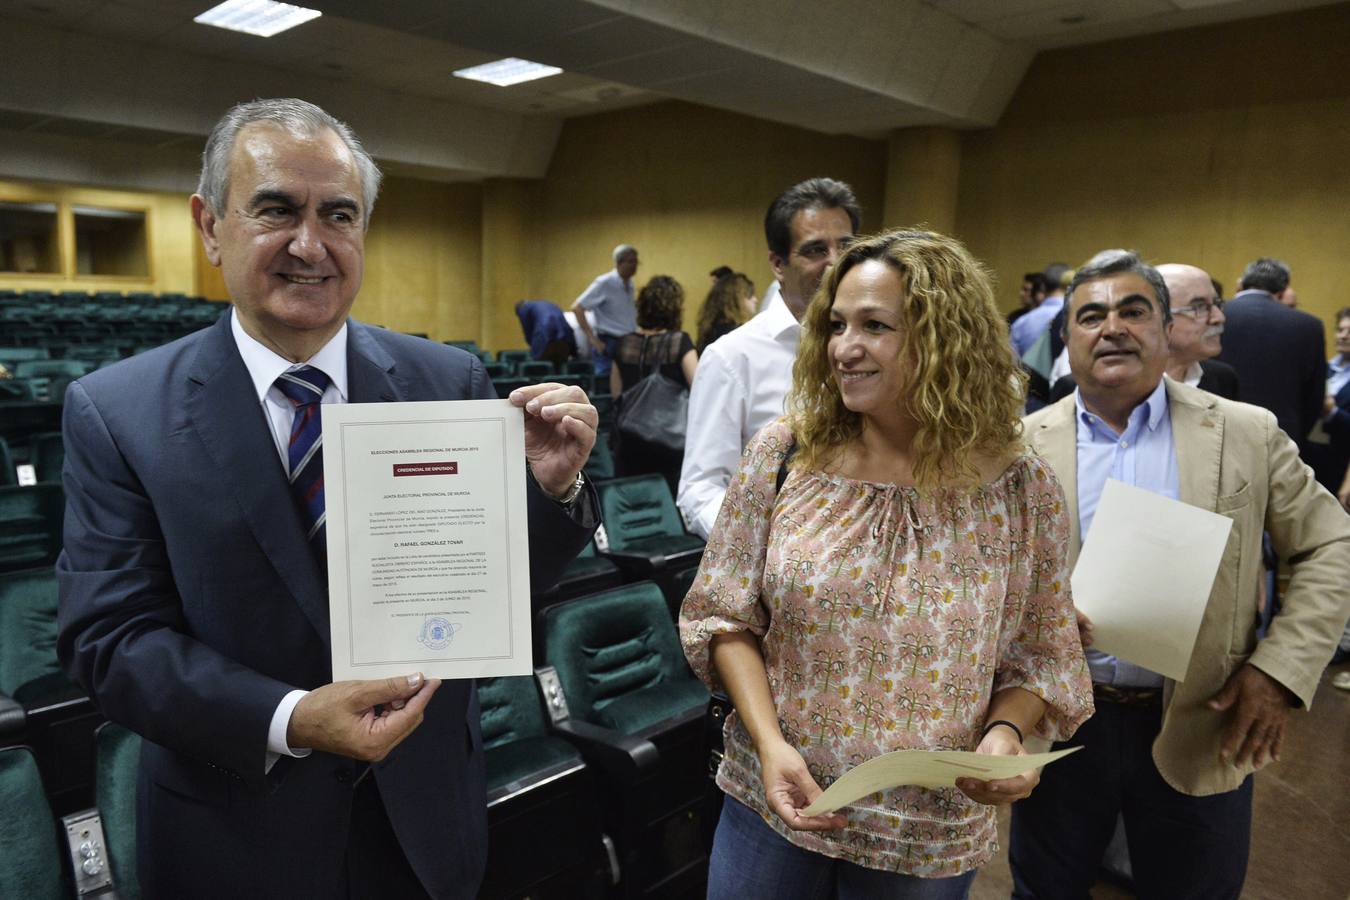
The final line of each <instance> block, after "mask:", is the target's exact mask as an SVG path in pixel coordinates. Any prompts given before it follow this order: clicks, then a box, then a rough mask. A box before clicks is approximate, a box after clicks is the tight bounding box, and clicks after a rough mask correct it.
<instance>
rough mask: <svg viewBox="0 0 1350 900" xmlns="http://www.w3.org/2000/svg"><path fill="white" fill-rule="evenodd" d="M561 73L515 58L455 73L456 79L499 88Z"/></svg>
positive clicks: (551, 68) (555, 67)
mask: <svg viewBox="0 0 1350 900" xmlns="http://www.w3.org/2000/svg"><path fill="white" fill-rule="evenodd" d="M561 71H562V69H560V68H558V67H557V66H546V65H544V64H543V63H537V62H530V61H529V60H528V59H516V58H515V57H514V56H513V57H509V58H507V59H499V60H497V61H496V62H490V63H483V64H482V65H481V66H473V67H472V68H468V69H459V70H457V71H456V72H455V77H456V78H468V79H469V80H470V81H486V82H487V83H488V84H495V85H497V86H498V87H509V86H511V85H513V84H520V83H521V82H522V81H534V80H535V79H536V78H547V77H548V76H550V75H557V74H558V73H559V72H561Z"/></svg>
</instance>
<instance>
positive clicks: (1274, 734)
mask: <svg viewBox="0 0 1350 900" xmlns="http://www.w3.org/2000/svg"><path fill="white" fill-rule="evenodd" d="M1169 304H1170V300H1169V297H1168V292H1167V287H1166V285H1165V283H1164V282H1163V279H1162V277H1161V276H1160V275H1159V274H1158V272H1157V270H1155V269H1154V268H1152V267H1151V266H1148V265H1146V264H1145V263H1143V262H1142V261H1141V260H1140V259H1139V257H1138V256H1137V255H1135V254H1133V253H1127V252H1126V251H1123V250H1113V251H1104V252H1102V253H1099V254H1097V256H1095V257H1093V259H1092V260H1090V261H1089V262H1088V264H1087V265H1086V266H1084V267H1083V268H1082V269H1080V270H1079V272H1078V274H1077V275H1076V276H1075V278H1074V280H1073V283H1072V284H1071V285H1070V288H1069V293H1068V297H1067V299H1066V308H1067V310H1068V315H1067V318H1066V323H1065V339H1066V346H1067V347H1068V349H1069V358H1070V364H1071V367H1072V369H1073V374H1074V377H1075V378H1076V379H1077V383H1078V390H1077V392H1076V393H1075V394H1074V395H1073V396H1070V397H1066V398H1064V399H1063V400H1061V401H1059V402H1058V403H1057V404H1055V405H1053V406H1050V407H1047V408H1046V409H1044V410H1041V411H1039V412H1037V413H1036V414H1035V415H1032V416H1030V417H1028V418H1027V420H1026V422H1025V428H1026V431H1025V434H1026V439H1027V441H1028V443H1029V444H1030V446H1031V447H1032V449H1033V450H1035V452H1037V453H1039V454H1040V455H1041V456H1043V457H1044V458H1045V459H1046V461H1048V462H1049V463H1050V465H1051V466H1052V467H1053V468H1054V470H1055V473H1056V475H1057V476H1058V477H1059V480H1060V483H1061V484H1062V485H1063V486H1064V492H1065V496H1066V500H1067V503H1068V509H1069V513H1070V516H1069V518H1070V521H1071V522H1072V525H1073V529H1072V533H1071V546H1070V557H1071V559H1076V558H1077V554H1078V550H1079V547H1080V544H1081V540H1082V535H1085V534H1087V533H1089V529H1090V527H1091V521H1092V516H1093V514H1094V513H1095V511H1096V505H1097V500H1098V498H1099V497H1100V495H1101V490H1102V487H1103V485H1104V483H1105V481H1106V479H1107V478H1117V479H1119V480H1122V481H1125V482H1127V483H1130V484H1134V485H1136V486H1138V487H1141V488H1145V489H1148V490H1152V491H1155V492H1157V493H1161V494H1164V495H1166V496H1171V497H1173V498H1174V499H1178V500H1180V501H1182V502H1184V503H1189V504H1191V505H1193V506H1198V507H1200V508H1202V509H1208V510H1213V511H1214V512H1217V513H1220V514H1222V515H1225V516H1228V517H1229V518H1231V519H1232V520H1233V529H1232V532H1231V533H1230V535H1229V538H1228V545H1227V547H1226V548H1225V549H1224V553H1223V558H1222V561H1221V562H1220V565H1219V571H1218V575H1217V577H1216V578H1215V581H1214V587H1213V590H1212V592H1211V594H1210V598H1209V605H1208V607H1207V608H1206V610H1205V614H1204V618H1203V620H1202V622H1201V626H1200V633H1199V636H1198V637H1197V638H1196V643H1195V648H1194V651H1193V653H1192V656H1191V662H1190V667H1189V669H1188V670H1187V673H1186V678H1185V680H1184V681H1182V682H1174V681H1172V680H1170V679H1164V678H1163V677H1162V676H1160V675H1158V674H1157V673H1153V672H1149V671H1148V670H1146V669H1143V668H1142V667H1140V666H1135V665H1132V664H1131V663H1129V662H1128V661H1126V660H1121V659H1116V658H1114V657H1111V656H1109V655H1106V654H1102V653H1098V652H1095V651H1092V650H1091V649H1089V653H1088V664H1089V667H1090V668H1091V669H1092V676H1093V683H1094V694H1095V697H1096V701H1097V712H1096V714H1095V715H1094V716H1093V717H1092V719H1090V720H1089V721H1088V722H1087V723H1086V724H1084V725H1083V726H1082V728H1080V729H1079V731H1078V733H1077V734H1076V735H1075V736H1074V738H1073V740H1072V741H1070V742H1069V744H1070V745H1073V744H1081V745H1083V747H1084V749H1083V750H1082V751H1080V752H1079V753H1076V754H1074V755H1072V756H1070V757H1067V758H1066V759H1064V760H1061V761H1060V762H1058V763H1056V764H1055V765H1052V766H1049V767H1047V768H1046V769H1045V771H1044V773H1043V774H1042V777H1041V782H1040V785H1039V786H1038V787H1037V789H1036V791H1035V792H1034V793H1033V794H1032V795H1031V796H1030V797H1029V798H1027V799H1026V800H1023V801H1021V802H1019V803H1017V804H1016V805H1015V806H1014V807H1013V824H1012V841H1011V848H1010V857H1011V863H1012V870H1013V881H1014V891H1013V896H1014V897H1016V898H1037V900H1049V898H1061V897H1062V898H1075V900H1077V898H1085V897H1087V895H1088V888H1089V887H1090V886H1091V884H1092V883H1093V881H1094V880H1095V877H1096V873H1097V867H1098V864H1099V861H1100V860H1101V858H1102V851H1103V849H1104V848H1105V846H1106V844H1107V842H1108V840H1109V839H1110V837H1111V833H1112V831H1113V829H1114V827H1115V823H1116V819H1117V817H1118V816H1119V815H1123V817H1124V820H1125V827H1126V834H1127V836H1128V839H1129V845H1130V860H1131V865H1132V868H1133V871H1134V878H1135V887H1136V890H1137V891H1138V894H1139V896H1140V897H1141V898H1152V897H1158V898H1164V897H1165V898H1169V900H1171V898H1178V900H1179V898H1193V897H1194V898H1199V897H1213V898H1220V897H1234V898H1235V897H1237V896H1238V895H1239V893H1240V892H1241V888H1242V881H1243V878H1244V877H1245V874H1246V866H1247V850H1248V846H1249V843H1250V834H1251V778H1250V775H1251V773H1252V772H1254V771H1255V770H1257V769H1260V768H1261V767H1262V766H1264V765H1266V764H1267V763H1270V762H1272V761H1277V760H1278V759H1279V758H1280V749H1281V742H1282V740H1283V735H1284V727H1285V719H1286V717H1287V715H1288V711H1289V709H1290V707H1291V706H1293V707H1304V708H1306V707H1307V706H1308V705H1309V704H1310V703H1311V701H1312V696H1313V693H1314V692H1315V690H1316V687H1317V682H1318V678H1319V676H1320V674H1321V672H1322V669H1323V667H1324V666H1325V665H1326V663H1327V660H1328V659H1330V657H1331V654H1332V651H1333V650H1334V648H1335V645H1336V641H1337V639H1338V637H1339V635H1340V631H1341V628H1342V626H1343V625H1344V623H1345V620H1346V617H1347V615H1350V587H1347V586H1350V518H1348V517H1347V516H1346V514H1345V512H1344V511H1343V510H1342V509H1341V508H1340V507H1339V505H1338V504H1337V502H1336V500H1335V498H1333V497H1332V496H1331V495H1330V494H1329V493H1327V492H1326V490H1324V489H1323V488H1322V487H1320V486H1319V485H1318V484H1317V482H1316V481H1315V479H1314V478H1313V474H1312V471H1311V470H1310V469H1308V467H1307V466H1305V465H1303V464H1302V463H1301V462H1300V461H1299V458H1298V448H1297V447H1296V446H1295V444H1294V442H1293V441H1292V440H1290V439H1289V437H1288V436H1287V435H1285V434H1284V432H1282V431H1281V430H1280V429H1279V427H1278V425H1277V424H1276V421H1275V417H1274V416H1273V415H1271V414H1270V413H1269V412H1267V411H1266V410H1263V409H1260V408H1259V407H1255V406H1249V405H1246V404H1242V403H1234V402H1231V401H1227V400H1223V399H1221V398H1219V397H1216V396H1214V395H1213V394H1209V393H1206V392H1204V391H1200V390H1197V389H1195V388H1191V387H1188V386H1186V385H1184V384H1180V383H1178V382H1175V381H1172V380H1171V379H1164V378H1163V372H1164V369H1165V368H1166V366H1167V358H1168V334H1169V332H1170V329H1171V310H1170V308H1169ZM1263 529H1264V530H1267V531H1269V532H1270V534H1271V537H1272V539H1273V541H1274V543H1275V547H1276V550H1277V551H1278V553H1279V555H1280V558H1281V559H1282V560H1287V561H1288V564H1289V569H1290V572H1291V575H1292V578H1291V581H1290V586H1289V592H1288V595H1287V598H1286V600H1285V605H1284V608H1283V610H1282V611H1281V612H1280V614H1279V615H1278V616H1276V617H1275V619H1274V620H1273V621H1272V623H1271V625H1270V629H1269V632H1268V634H1267V637H1266V638H1265V639H1264V640H1261V641H1260V642H1258V641H1257V636H1256V624H1257V587H1256V585H1257V578H1258V577H1259V575H1260V571H1261V534H1262V531H1263ZM1080 630H1081V633H1082V635H1083V643H1084V645H1085V646H1088V647H1089V648H1090V645H1091V633H1092V628H1091V623H1090V622H1088V621H1087V620H1086V618H1085V617H1083V616H1081V614H1080Z"/></svg>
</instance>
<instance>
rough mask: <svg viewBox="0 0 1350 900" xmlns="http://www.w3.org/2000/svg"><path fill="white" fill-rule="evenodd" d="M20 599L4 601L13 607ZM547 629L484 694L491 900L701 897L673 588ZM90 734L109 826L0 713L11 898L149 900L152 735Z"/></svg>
mask: <svg viewBox="0 0 1350 900" xmlns="http://www.w3.org/2000/svg"><path fill="white" fill-rule="evenodd" d="M31 571H41V572H42V573H43V575H47V576H49V575H50V570H31ZM51 592H52V593H54V588H51ZM13 599H14V598H12V597H10V596H5V595H4V594H3V593H0V609H3V608H4V607H8V606H10V605H11V603H12V601H13ZM53 627H54V626H53ZM535 628H536V632H537V633H538V635H539V637H540V640H541V645H542V648H543V650H542V658H541V660H540V662H541V665H540V667H539V668H538V669H537V670H536V675H535V677H534V678H531V677H529V676H518V677H510V678H493V679H485V680H484V681H482V682H481V683H480V685H479V698H480V703H481V707H482V713H481V722H482V730H483V747H484V759H485V763H486V768H487V789H488V823H489V851H488V864H487V874H486V878H485V882H484V884H483V887H482V890H481V892H480V895H479V896H480V897H484V898H517V897H526V896H530V897H550V896H551V897H593V898H606V897H615V898H617V897H622V898H639V897H653V896H662V897H694V896H699V895H700V894H701V892H702V890H703V888H704V885H705V878H706V860H707V846H708V845H707V835H708V833H709V831H710V825H711V822H712V821H713V820H714V818H715V815H716V809H717V804H718V801H719V798H718V795H717V791H716V789H715V788H714V787H713V785H712V783H711V782H710V780H709V779H708V777H707V763H708V759H709V746H708V735H707V731H706V729H705V727H704V714H705V710H706V708H707V705H708V699H709V697H708V692H707V690H706V689H705V688H704V686H703V685H702V684H701V683H700V682H699V681H698V680H697V679H695V678H694V677H693V675H692V674H691V673H690V671H689V669H688V666H687V664H686V663H685V660H684V656H683V654H682V652H681V650H680V645H679V639H678V637H677V635H676V632H675V626H674V623H673V622H672V621H671V619H670V617H669V615H668V610H667V605H666V600H665V599H664V598H663V596H662V593H661V590H660V588H658V587H657V586H656V585H655V584H652V583H651V582H638V583H636V584H631V585H626V586H623V587H619V588H615V589H612V590H609V591H605V592H601V593H598V594H591V595H587V596H585V597H581V598H577V599H574V600H571V601H569V602H566V603H560V604H555V605H553V606H550V607H548V608H546V609H544V610H543V611H541V612H540V613H539V614H538V616H537V620H536V625H535ZM0 633H4V634H8V632H7V631H6V632H0ZM12 643H13V642H12V641H10V640H6V641H5V642H4V644H3V656H0V662H3V661H4V657H8V656H9V655H10V651H11V650H12V649H13V648H12V646H11V645H12ZM21 692H22V686H21ZM0 702H2V701H0ZM82 724H83V726H84V729H83V731H82V733H83V735H84V737H85V739H86V741H87V742H88V744H89V745H90V746H89V748H88V750H87V754H86V755H87V758H86V759H83V760H82V761H83V762H86V764H87V765H89V766H90V768H91V770H92V773H93V776H92V777H93V790H92V792H88V794H87V796H91V797H92V800H93V802H94V808H95V811H96V812H97V813H98V814H99V819H100V821H99V825H98V827H93V826H92V825H91V824H90V823H91V817H90V815H89V811H88V810H86V809H81V808H75V809H71V810H70V811H68V812H67V811H65V810H63V809H62V808H61V806H60V805H58V804H57V803H55V802H53V801H50V800H49V799H48V798H49V797H51V796H52V795H53V791H52V790H51V787H52V786H51V785H50V784H47V785H46V786H45V787H44V782H50V781H51V780H52V779H53V778H56V779H59V778H60V777H62V774H63V773H61V772H60V771H59V766H58V765H57V764H58V763H59V762H61V761H60V760H43V758H42V752H41V748H42V747H44V746H46V744H47V742H46V741H43V740H42V738H43V737H44V736H43V735H40V734H37V733H36V732H35V729H34V728H33V727H32V725H31V723H27V722H25V721H23V719H22V716H21V717H20V718H19V720H18V721H17V722H16V721H14V719H13V717H10V718H9V719H8V720H7V719H5V718H4V717H0V745H7V746H5V748H4V749H0V808H3V809H4V810H5V816H3V817H0V896H3V897H10V896H13V897H52V898H57V897H72V896H75V891H77V890H79V889H80V888H84V889H85V890H86V891H87V890H88V889H89V888H91V887H97V886H98V885H99V884H101V883H103V882H104V881H105V880H106V879H108V878H111V880H112V883H113V886H114V887H115V888H116V890H117V892H118V896H120V897H123V898H135V897H137V896H139V893H138V890H137V880H136V874H135V864H136V859H135V801H134V797H135V790H136V766H137V747H138V745H139V738H137V737H136V736H135V735H133V734H131V733H130V732H128V731H126V730H125V729H123V728H121V727H119V726H115V725H111V724H107V723H105V724H101V725H98V726H97V727H92V728H91V727H90V723H89V722H88V721H84V722H82ZM47 727H48V728H49V729H50V728H51V727H53V725H52V724H50V723H49V724H48V726H47ZM6 731H7V732H8V733H6ZM35 748H37V749H36V751H35ZM44 762H45V763H46V764H45V765H44V764H43V763H44ZM66 805H67V806H68V805H69V803H67V804H66ZM63 813H64V815H63ZM57 816H61V819H62V821H58V820H57V818H56V817H57ZM80 829H83V830H84V836H83V837H79V838H77V839H75V840H70V839H69V838H68V834H69V833H70V832H72V831H74V832H77V833H78V832H79V830H80ZM85 843H87V844H88V846H87V847H86V848H85V849H84V850H83V851H81V849H80V845H81V844H85ZM67 847H69V848H70V851H71V852H69V853H68V852H67V851H66V849H65V848H67ZM63 857H69V858H71V860H72V861H71V863H70V864H69V865H68V866H67V865H64V864H63V863H62V861H61V860H62V858H63ZM81 873H83V874H81ZM81 895H82V894H81Z"/></svg>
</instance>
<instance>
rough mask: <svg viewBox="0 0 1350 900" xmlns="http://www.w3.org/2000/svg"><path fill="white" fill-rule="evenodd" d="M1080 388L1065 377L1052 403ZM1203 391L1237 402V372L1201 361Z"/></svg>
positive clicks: (1214, 361) (1052, 395) (1057, 384)
mask: <svg viewBox="0 0 1350 900" xmlns="http://www.w3.org/2000/svg"><path fill="white" fill-rule="evenodd" d="M1076 387H1078V384H1077V382H1075V381H1074V377H1073V375H1072V374H1070V375H1065V376H1064V377H1063V378H1060V379H1059V380H1058V381H1056V382H1055V386H1054V387H1053V388H1052V389H1051V391H1050V402H1051V403H1055V402H1058V401H1059V400H1062V399H1063V398H1065V397H1067V396H1069V395H1070V394H1072V393H1073V391H1074V388H1076ZM1196 387H1198V388H1200V390H1202V391H1209V392H1210V393H1211V394H1217V395H1218V396H1220V397H1222V398H1224V399H1225V400H1236V399H1237V397H1238V377H1237V372H1235V371H1233V367H1232V366H1230V365H1228V364H1227V363H1221V362H1219V361H1218V360H1217V359H1202V360H1200V383H1199V384H1197V385H1196Z"/></svg>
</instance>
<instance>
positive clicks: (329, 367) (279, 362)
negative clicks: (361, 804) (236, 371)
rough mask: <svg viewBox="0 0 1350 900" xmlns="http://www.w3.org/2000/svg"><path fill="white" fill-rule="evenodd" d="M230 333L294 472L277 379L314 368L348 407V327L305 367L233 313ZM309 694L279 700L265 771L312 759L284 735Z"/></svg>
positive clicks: (329, 396)
mask: <svg viewBox="0 0 1350 900" xmlns="http://www.w3.org/2000/svg"><path fill="white" fill-rule="evenodd" d="M230 331H231V333H232V334H233V335H234V342H235V345H236V346H237V347H238V348H239V355H240V356H241V357H243V359H244V367H245V368H246V369H248V374H249V378H251V379H252V380H253V389H254V390H255V391H256V392H257V394H258V403H259V405H260V406H261V407H262V414H263V418H264V420H265V421H266V422H267V427H268V430H269V431H270V432H271V433H272V440H273V442H274V443H275V444H276V448H277V455H278V456H280V457H281V468H282V471H288V469H289V467H290V457H289V453H288V450H289V447H290V444H291V423H292V422H293V421H294V420H295V407H293V406H292V405H291V401H290V400H287V399H286V395H285V394H283V393H282V392H281V388H279V387H277V386H276V380H277V376H278V375H280V374H281V373H283V372H289V371H291V370H293V369H298V368H300V367H301V366H302V365H306V366H311V367H312V368H315V369H318V370H319V371H321V372H323V373H324V374H325V375H327V376H328V379H329V385H328V387H327V389H325V390H324V392H323V400H322V401H321V402H323V403H346V402H347V325H346V323H345V322H344V323H343V325H342V328H341V329H339V330H338V333H337V334H335V335H333V337H332V339H331V340H329V342H328V343H326V344H324V345H323V347H322V348H321V349H320V350H319V352H318V353H315V354H314V355H313V356H312V357H310V359H309V361H308V362H305V363H293V362H291V361H290V360H288V359H284V358H282V357H280V356H277V354H275V353H273V352H272V351H271V350H270V349H268V348H267V347H265V346H263V345H262V344H260V343H259V342H258V341H256V340H254V339H253V338H252V337H250V336H249V334H248V333H247V332H245V331H244V327H243V326H242V325H240V324H239V316H238V315H236V314H235V313H234V311H233V310H231V312H230ZM289 499H290V498H287V500H289ZM306 693H308V691H299V690H297V691H291V692H290V693H289V694H287V695H286V696H285V697H282V698H281V702H280V703H279V704H277V708H276V711H275V712H273V713H272V721H271V723H270V724H269V725H268V728H267V757H266V759H265V760H264V763H263V771H271V769H272V765H273V764H274V763H275V762H276V761H277V757H279V756H281V755H282V754H285V755H286V756H297V757H300V756H309V753H310V751H309V750H305V749H292V748H291V747H290V745H288V744H287V743H286V729H287V727H288V726H289V725H290V723H291V713H292V712H294V710H295V705H296V704H297V703H299V702H300V698H301V697H304V696H305V694H306Z"/></svg>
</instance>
